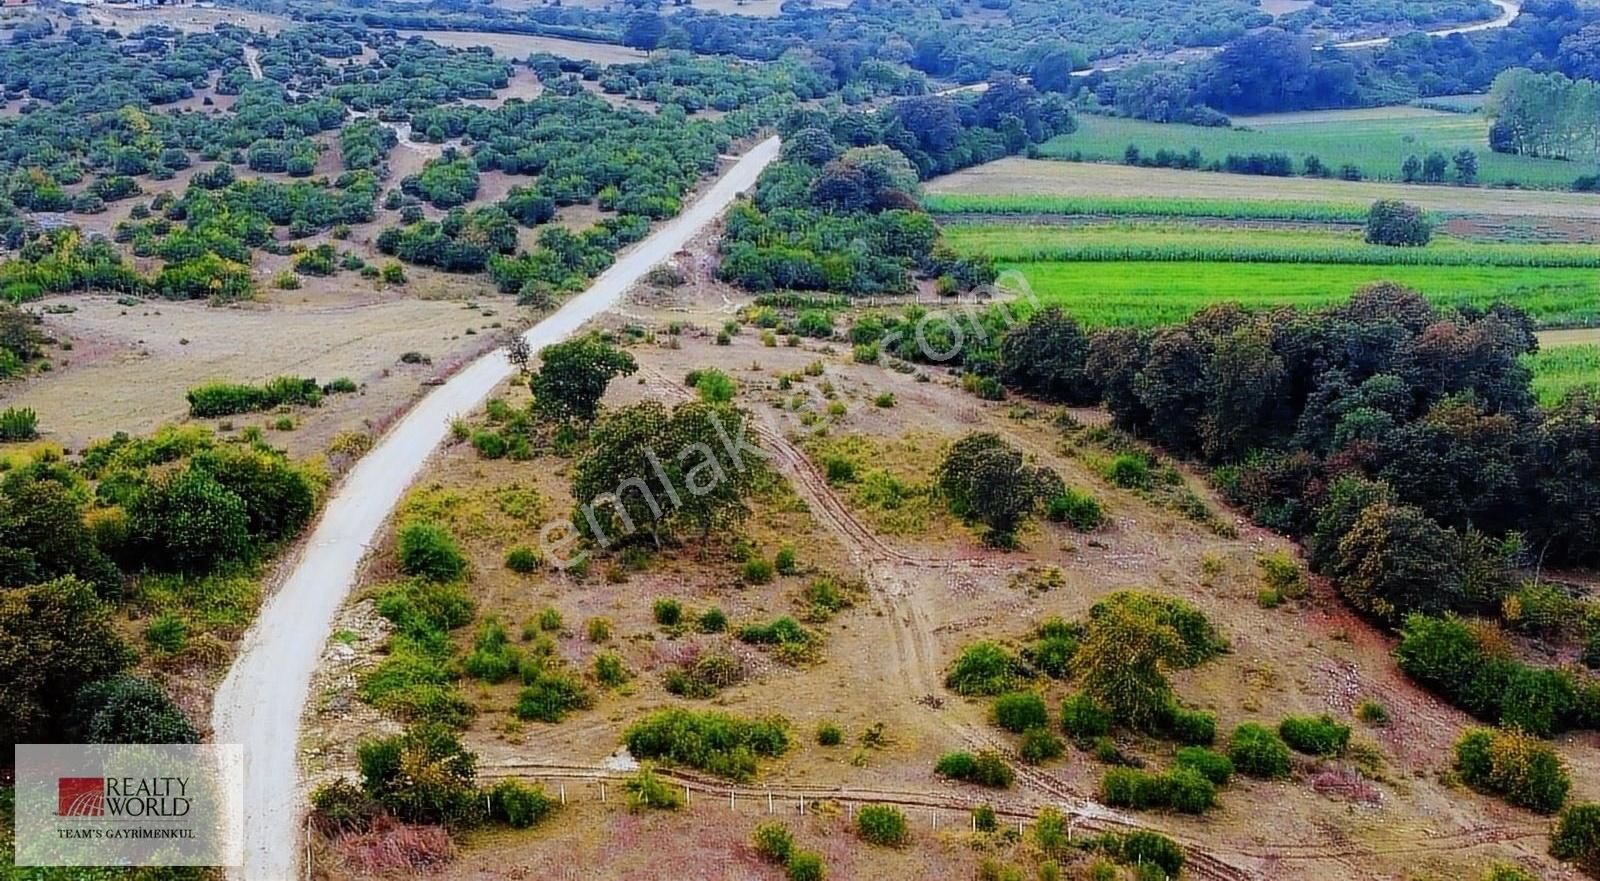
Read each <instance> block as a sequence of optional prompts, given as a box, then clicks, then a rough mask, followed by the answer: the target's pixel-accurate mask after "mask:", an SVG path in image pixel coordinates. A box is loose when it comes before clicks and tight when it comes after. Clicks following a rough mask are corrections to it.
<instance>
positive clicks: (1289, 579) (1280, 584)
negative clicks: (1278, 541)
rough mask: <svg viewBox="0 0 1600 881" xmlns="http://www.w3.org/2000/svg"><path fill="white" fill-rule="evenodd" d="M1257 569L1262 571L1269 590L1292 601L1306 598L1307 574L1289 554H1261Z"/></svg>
mask: <svg viewBox="0 0 1600 881" xmlns="http://www.w3.org/2000/svg"><path fill="white" fill-rule="evenodd" d="M1256 567H1257V568H1258V569H1260V570H1261V578H1262V580H1263V581H1265V582H1266V585H1267V589H1268V590H1271V591H1273V592H1274V593H1276V594H1278V595H1279V596H1282V597H1287V598H1289V599H1291V600H1293V599H1299V598H1300V597H1302V596H1305V592H1306V581H1305V573H1303V572H1301V571H1300V564H1299V563H1296V562H1295V560H1294V558H1293V557H1291V556H1289V554H1287V553H1285V552H1283V551H1278V552H1276V553H1271V554H1261V555H1259V556H1257V557H1256Z"/></svg>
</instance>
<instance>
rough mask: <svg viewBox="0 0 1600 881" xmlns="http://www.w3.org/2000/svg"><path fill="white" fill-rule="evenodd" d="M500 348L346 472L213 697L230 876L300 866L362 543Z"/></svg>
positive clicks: (499, 369) (616, 286)
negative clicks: (231, 807)
mask: <svg viewBox="0 0 1600 881" xmlns="http://www.w3.org/2000/svg"><path fill="white" fill-rule="evenodd" d="M777 155H778V139H777V138H772V139H769V140H767V141H764V142H762V143H761V144H760V145H758V146H756V147H755V148H753V149H751V150H750V151H749V152H748V153H746V154H745V155H744V157H743V158H741V159H740V160H739V162H738V164H736V165H734V166H733V167H732V168H731V169H729V170H728V171H727V172H726V173H724V175H723V176H722V178H721V179H720V180H718V181H717V182H716V183H715V184H714V185H713V186H712V187H711V188H710V189H709V190H708V191H707V192H706V193H705V195H703V196H702V197H701V198H700V199H698V200H697V201H696V202H695V203H693V204H692V205H690V206H689V207H688V209H686V210H685V211H684V212H683V213H682V214H680V215H679V216H678V217H677V218H675V219H674V220H672V221H670V222H668V223H667V224H665V225H664V226H662V227H661V228H660V229H658V230H657V231H656V232H655V233H654V234H652V235H651V236H650V237H649V238H648V239H646V240H645V241H644V242H642V243H641V244H640V245H638V246H637V247H635V248H634V249H633V250H631V251H629V252H627V253H625V254H623V255H622V256H621V258H620V259H619V260H618V261H617V262H616V264H614V265H613V266H612V267H611V269H609V270H607V271H606V272H605V273H603V274H602V275H600V276H599V277H598V278H597V279H595V282H594V284H593V285H591V286H590V288H589V289H588V290H586V291H585V292H584V293H582V294H580V295H578V296H577V297H574V298H573V299H571V300H569V301H568V302H567V303H566V304H565V305H564V306H562V308H561V309H560V310H558V311H557V312H555V313H554V314H553V315H551V316H550V317H548V318H546V319H545V320H544V321H542V322H540V323H539V324H537V325H535V326H534V327H533V328H532V329H531V330H529V331H528V332H527V333H526V334H525V335H524V336H525V338H526V339H527V340H528V342H529V344H530V345H531V346H532V348H533V349H534V350H535V351H538V350H540V349H542V348H544V347H545V346H547V345H549V344H551V343H553V342H557V341H559V340H561V339H563V338H565V337H566V336H568V335H570V334H571V333H573V332H574V331H576V330H577V329H578V328H579V327H581V326H582V325H583V324H585V323H586V322H588V321H589V320H590V319H591V318H593V317H594V316H596V315H598V314H600V313H601V312H603V311H605V310H606V309H608V308H610V307H611V306H612V305H614V304H615V303H616V302H617V301H618V300H620V299H621V297H622V295H623V294H624V293H626V292H627V290H628V289H629V288H630V287H631V286H632V285H633V284H634V282H636V281H638V280H639V279H640V278H642V277H643V276H644V275H645V273H646V272H648V271H649V270H650V269H651V268H652V267H654V266H655V265H656V264H658V263H660V262H661V261H662V260H665V259H666V258H668V257H670V256H671V255H672V254H673V253H674V252H676V251H677V250H678V249H680V248H682V247H683V246H684V244H685V243H687V242H688V241H689V240H690V239H691V238H692V237H693V236H694V235H695V234H697V233H698V232H699V231H700V230H702V229H703V228H705V227H706V226H708V225H709V224H711V223H712V222H714V221H715V220H716V219H717V218H718V217H720V216H721V214H722V212H723V210H724V209H725V208H727V206H728V205H729V204H730V203H732V201H733V199H734V198H735V197H736V196H737V195H738V194H740V193H741V192H743V191H745V190H746V189H748V188H749V187H750V186H752V185H753V184H754V183H755V180H756V178H757V176H759V175H760V173H761V170H762V169H764V168H765V167H766V166H767V164H768V163H770V162H771V161H772V160H773V159H775V158H776V157H777ZM511 370H512V367H511V365H510V363H508V362H507V361H506V359H505V356H504V354H503V353H502V352H500V351H496V352H493V353H491V354H489V355H487V356H484V357H483V358H480V359H479V360H477V361H476V362H474V363H473V364H471V365H470V366H468V367H467V368H466V369H464V370H462V371H461V372H460V373H457V374H456V375H455V376H454V377H453V378H452V379H450V380H449V381H448V382H446V383H445V384H444V385H442V386H440V387H438V388H436V389H435V390H434V391H433V392H431V393H430V394H428V395H427V396H426V397H424V398H423V399H422V400H421V401H420V402H418V404H417V405H416V406H415V407H414V408H413V409H412V410H411V411H410V412H409V413H407V414H406V416H405V417H404V418H403V419H401V420H400V421H399V422H398V423H397V424H396V425H395V427H394V428H393V429H392V430H390V431H389V433H388V434H386V435H385V436H384V437H383V438H382V440H380V442H379V443H378V445H377V446H376V447H375V448H374V449H373V450H372V451H371V452H370V453H368V454H367V455H366V457H365V458H363V459H362V460H361V461H360V463H358V464H357V465H356V467H355V468H354V469H353V470H352V471H351V472H350V474H349V476H348V477H347V478H346V480H345V481H344V483H343V484H342V485H340V486H339V487H338V489H337V490H336V491H335V492H334V494H333V496H332V498H330V499H329V501H328V503H327V506H326V507H325V508H324V510H323V514H322V517H321V518H320V519H319V521H318V523H317V526H316V528H315V529H314V531H313V532H312V533H311V534H310V536H309V537H308V538H307V539H306V540H305V542H304V543H303V544H302V546H301V548H300V550H299V554H298V557H297V558H296V559H293V560H292V561H290V562H289V563H287V564H286V570H287V574H286V576H285V578H284V580H283V582H282V586H281V587H280V588H279V589H278V590H277V592H276V593H275V594H274V595H273V596H272V597H271V598H270V599H269V600H268V601H267V603H266V606H265V607H264V608H263V609H262V611H261V614H260V616H259V617H258V618H257V619H256V622H255V624H254V626H252V627H251V629H250V631H249V633H248V634H246V636H245V639H244V642H243V646H242V648H241V651H240V654H239V657H238V659H237V660H236V661H235V662H234V665H233V667H232V669H230V670H229V671H228V676H227V678H226V679H225V680H224V681H223V683H222V685H221V687H220V688H219V689H218V691H217V695H216V702H215V705H214V707H213V711H212V724H213V726H214V729H215V731H214V739H215V740H216V741H217V742H219V743H239V744H243V745H244V749H245V761H246V763H247V767H248V769H249V773H248V774H247V775H246V792H245V793H244V803H243V805H241V806H240V808H241V809H242V810H243V812H244V816H245V828H246V830H247V831H246V833H245V836H246V837H245V864H244V866H243V867H241V868H239V869H236V870H233V871H232V873H231V874H232V876H233V877H235V878H240V879H248V881H288V879H291V878H293V877H295V876H296V866H297V865H298V863H299V860H300V853H299V850H300V849H299V848H298V847H297V846H296V841H297V838H298V835H297V833H298V828H299V817H300V813H301V809H302V804H303V799H302V797H301V792H300V787H299V775H298V759H299V756H298V751H297V749H296V746H297V740H298V732H299V720H300V714H301V711H302V710H303V708H304V706H305V703H306V698H307V692H308V690H309V688H310V683H311V677H312V674H313V672H314V670H315V668H316V665H317V661H318V658H319V657H320V654H321V650H322V647H323V645H324V644H325V643H326V641H327V639H328V632H329V629H330V627H331V624H332V621H333V616H334V614H335V613H336V612H337V611H338V609H339V607H340V605H341V604H342V603H343V601H344V598H345V595H346V593H347V592H348V591H349V589H350V586H351V585H352V583H353V582H354V578H355V573H356V569H357V567H358V566H359V565H360V562H361V560H362V558H363V557H364V556H365V555H366V551H367V547H368V545H369V543H370V542H371V541H372V540H373V537H374V536H375V535H376V534H377V532H378V530H379V528H380V527H381V526H382V525H383V523H384V521H385V520H386V519H387V518H388V516H389V513H390V512H391V511H392V510H393V509H394V506H395V504H396V503H398V501H399V499H400V496H401V495H402V494H403V493H404V492H405V490H406V488H407V487H408V486H410V484H411V482H412V481H413V480H414V479H415V478H416V476H417V474H418V473H419V472H420V471H421V470H422V466H423V464H424V462H425V461H426V460H427V458H428V456H429V455H430V454H431V453H432V452H433V450H434V449H435V448H436V447H437V446H438V445H439V443H440V442H441V441H442V440H443V439H444V437H445V436H446V433H447V432H448V431H449V425H450V421H451V420H452V419H453V418H454V417H455V416H456V415H457V414H461V413H466V412H469V411H471V410H472V409H474V408H475V407H477V406H478V405H479V404H480V403H481V402H482V401H483V399H484V398H485V397H487V396H488V395H489V393H490V392H491V391H493V389H494V388H495V386H497V385H498V384H500V383H501V382H502V381H504V380H505V379H506V377H508V376H509V375H510V374H511Z"/></svg>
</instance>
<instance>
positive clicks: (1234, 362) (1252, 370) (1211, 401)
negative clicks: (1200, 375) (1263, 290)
mask: <svg viewBox="0 0 1600 881" xmlns="http://www.w3.org/2000/svg"><path fill="white" fill-rule="evenodd" d="M1287 381H1288V370H1287V368H1286V367H1285V366H1284V363H1283V359H1282V358H1281V357H1279V356H1278V354H1277V353H1276V352H1275V351H1273V348H1272V339H1271V337H1270V335H1269V333H1268V331H1267V329H1266V328H1263V327H1260V326H1246V327H1240V328H1238V329H1236V330H1234V331H1233V332H1232V333H1229V334H1226V335H1224V336H1221V337H1219V338H1218V339H1217V340H1216V342H1215V344H1214V346H1213V351H1212V354H1211V358H1210V359H1209V360H1208V361H1207V363H1206V371H1205V375H1204V380H1203V382H1204V386H1205V392H1206V403H1205V408H1204V411H1203V413H1202V414H1201V417H1200V444H1201V450H1202V452H1203V453H1204V454H1205V457H1206V458H1207V459H1209V460H1211V461H1214V462H1215V461H1229V460H1236V459H1240V458H1243V457H1244V456H1245V455H1246V454H1247V453H1250V452H1252V451H1253V450H1256V449H1258V448H1261V447H1263V446H1265V445H1266V444H1267V443H1268V442H1269V441H1270V440H1272V439H1273V438H1274V435H1275V434H1276V431H1275V428H1276V427H1277V426H1281V425H1283V424H1284V421H1285V420H1282V419H1278V418H1275V417H1277V416H1278V415H1279V413H1278V411H1279V409H1280V406H1281V405H1282V401H1281V396H1282V394H1283V389H1284V386H1285V384H1286V383H1287Z"/></svg>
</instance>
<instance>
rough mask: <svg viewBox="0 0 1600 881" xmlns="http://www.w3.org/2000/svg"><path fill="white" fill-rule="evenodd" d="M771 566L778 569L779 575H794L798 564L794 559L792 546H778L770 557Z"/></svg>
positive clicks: (797, 569)
mask: <svg viewBox="0 0 1600 881" xmlns="http://www.w3.org/2000/svg"><path fill="white" fill-rule="evenodd" d="M772 567H773V568H774V569H776V570H778V574H779V575H794V574H795V573H797V572H799V571H800V564H799V563H798V562H796V560H795V554H794V548H792V547H790V546H788V545H784V546H783V547H781V548H778V553H777V555H776V556H774V557H773V558H772Z"/></svg>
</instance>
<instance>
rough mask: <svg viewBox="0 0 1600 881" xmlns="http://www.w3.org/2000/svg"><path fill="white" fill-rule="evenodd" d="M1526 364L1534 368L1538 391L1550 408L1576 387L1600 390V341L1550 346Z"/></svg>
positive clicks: (1536, 392) (1529, 356)
mask: <svg viewBox="0 0 1600 881" xmlns="http://www.w3.org/2000/svg"><path fill="white" fill-rule="evenodd" d="M1523 363H1524V364H1526V365H1527V367H1528V369H1529V370H1532V371H1533V392H1534V394H1536V395H1538V396H1539V403H1541V404H1543V405H1545V406H1547V407H1548V406H1551V405H1553V404H1555V403H1557V402H1558V401H1560V400H1561V399H1562V398H1563V397H1564V396H1565V395H1566V394H1567V392H1569V391H1572V390H1573V389H1576V388H1588V389H1591V390H1594V391H1597V392H1600V343H1579V344H1577V345H1570V346H1548V347H1546V348H1543V349H1541V350H1540V351H1538V352H1535V353H1534V354H1532V355H1528V356H1527V357H1526V358H1524V359H1523Z"/></svg>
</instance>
